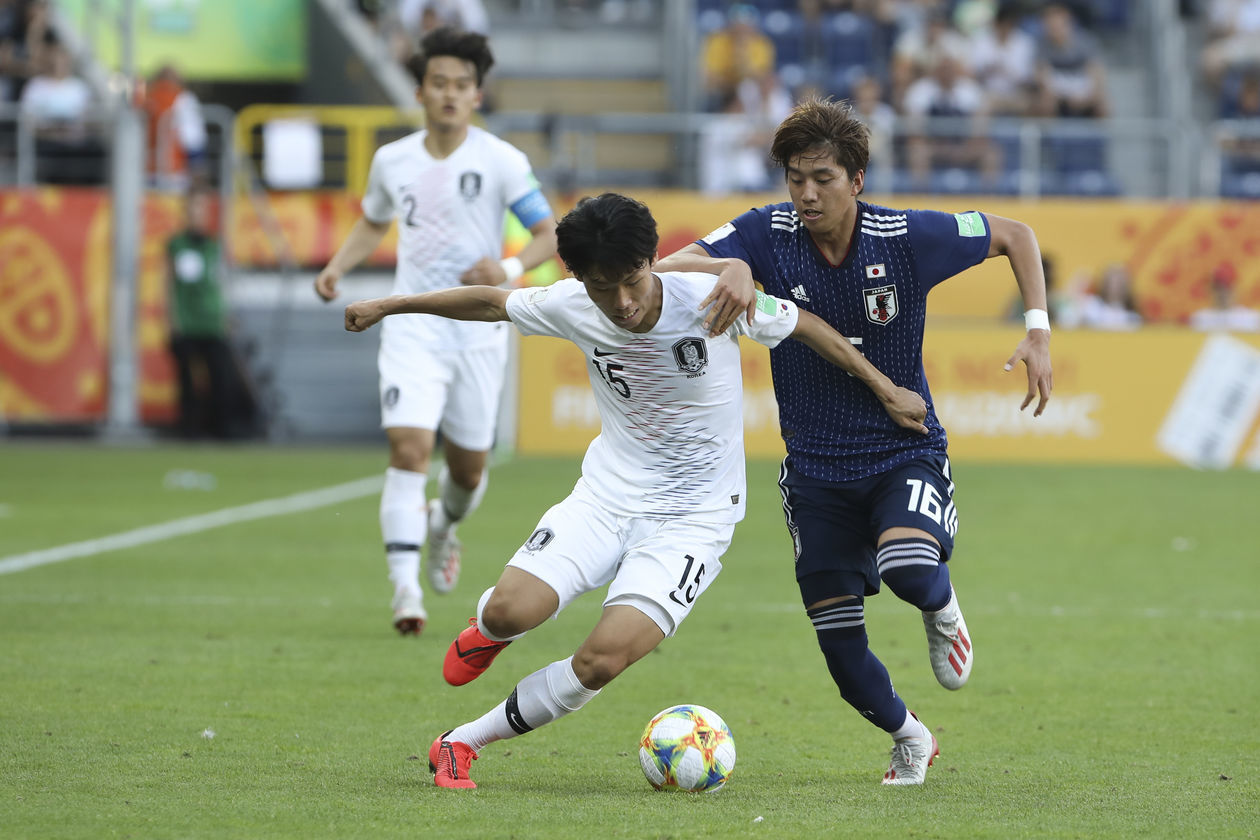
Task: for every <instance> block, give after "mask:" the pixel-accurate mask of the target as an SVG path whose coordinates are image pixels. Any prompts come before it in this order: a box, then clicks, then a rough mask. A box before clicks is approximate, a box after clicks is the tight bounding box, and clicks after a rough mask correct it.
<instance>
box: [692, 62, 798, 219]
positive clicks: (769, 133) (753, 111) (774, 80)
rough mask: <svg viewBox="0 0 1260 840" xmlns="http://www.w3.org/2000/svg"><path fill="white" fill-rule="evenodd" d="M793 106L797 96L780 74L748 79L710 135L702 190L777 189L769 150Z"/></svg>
mask: <svg viewBox="0 0 1260 840" xmlns="http://www.w3.org/2000/svg"><path fill="white" fill-rule="evenodd" d="M792 105H793V102H792V95H791V93H789V92H788V90H787V88H785V87H784V86H783V85H782V83H780V82H779V78H778V76H777V75H775V74H774V73H767V74H766V75H764V76H762V77H761V78H760V79H744V81H742V82H741V83H740V85H739V88H738V89H737V90H736V91H735V93H734V94H733V95H732V96H731V98H730V101H728V102H727V103H726V107H725V108H724V109H723V114H722V116H720V117H716V118H714V119H713V120H712V121H711V122H710V123H709V125H708V126H707V130H706V131H705V133H704V140H703V142H704V145H705V154H704V155H703V156H702V158H703V166H702V169H701V189H702V190H703V191H704V192H706V193H709V194H722V193H729V192H759V191H762V190H769V189H772V188H773V183H772V181H771V177H770V158H769V156H768V155H767V154H766V149H767V148H769V143H770V138H771V137H773V136H774V130H775V128H776V127H777V126H778V125H779V123H780V122H782V121H783V119H784V118H785V117H786V116H787V115H788V114H789V113H791V111H792Z"/></svg>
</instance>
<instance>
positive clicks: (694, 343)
mask: <svg viewBox="0 0 1260 840" xmlns="http://www.w3.org/2000/svg"><path fill="white" fill-rule="evenodd" d="M673 350H674V361H675V362H676V363H677V364H678V369H679V370H680V371H682V372H683V373H685V374H687V376H688V378H690V377H693V376H699V375H700V373H701V372H702V371H703V370H704V368H705V365H707V364H708V363H709V348H708V346H707V345H706V344H705V343H704V339H703V338H684V339H683V340H682V341H676V342H674V347H673Z"/></svg>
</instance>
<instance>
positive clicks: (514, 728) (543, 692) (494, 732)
mask: <svg viewBox="0 0 1260 840" xmlns="http://www.w3.org/2000/svg"><path fill="white" fill-rule="evenodd" d="M596 694H599V690H598V689H596V690H594V691H592V690H591V689H589V688H587V687H586V686H584V685H582V683H581V681H580V680H578V678H577V674H575V673H574V672H573V657H572V656H570V657H569V658H568V659H562V660H560V661H559V662H552V663H551V664H550V665H548V666H546V667H545V668H541V669H539V670H537V671H535V672H534V673H532V674H530V675H529V676H528V677H526V678H525V679H523V680H521V681H520V683H518V684H517V686H516V689H515V690H514V691H513V692H512V694H511V695H510V696H509V697H508V699H506V700H504V701H503V702H502V703H500V704H499V705H497V706H495V707H494V708H493V709H491V710H490V711H488V712H486V713H485V714H484V715H482V716H481V717H479V718H477V719H476V720H474V721H472V722H471V723H465V724H463V725H462V726H457V727H455V729H453V730H452V731H451V734H450V735H448V736H447V739H448V740H451V741H462V742H463V743H465V744H467V745H468V746H470V747H472V748H473V749H474V750H475V751H477V752H480V751H481V750H482V748H484V747H485V746H486V744H491V743H494V742H495V741H502V740H504V739H505V738H515V737H516V736H517V735H524V734H525V733H526V732H531V731H533V730H535V729H537V728H538V727H540V726H543V725H544V724H548V723H551V722H552V721H553V720H556V719H557V718H561V717H564V716H565V715H567V714H569V712H576V711H577V710H578V709H580V708H582V707H583V706H585V705H586V704H587V702H588V701H590V699H591V698H592V697H594V696H595V695H596Z"/></svg>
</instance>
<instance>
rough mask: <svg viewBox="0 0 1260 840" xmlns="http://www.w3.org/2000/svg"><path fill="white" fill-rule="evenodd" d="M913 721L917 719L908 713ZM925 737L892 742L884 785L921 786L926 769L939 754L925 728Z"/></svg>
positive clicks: (935, 744) (933, 737) (930, 734)
mask: <svg viewBox="0 0 1260 840" xmlns="http://www.w3.org/2000/svg"><path fill="white" fill-rule="evenodd" d="M910 714H911V715H913V716H914V719H915V720H918V719H919V716H918V715H915V714H914V712H911V713H910ZM923 731H924V732H925V733H926V735H925V736H924V737H922V738H903V739H901V740H900V741H894V742H893V748H892V761H891V762H890V763H889V765H888V770H887V771H886V772H885V773H884V782H883V783H884V784H886V785H921V784H923V780H924V778H926V777H927V769H928V768H929V767H931V766H932V761H933V760H934V759H935V758H936V757H937V756H938V755H940V754H941V748H940V745H939V744H937V743H936V736H935V735H933V734H932V733H931V731H930V730H928V728H927V727H926V726H925V727H923Z"/></svg>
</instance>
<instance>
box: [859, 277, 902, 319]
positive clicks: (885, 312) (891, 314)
mask: <svg viewBox="0 0 1260 840" xmlns="http://www.w3.org/2000/svg"><path fill="white" fill-rule="evenodd" d="M862 294H863V296H864V297H865V298H866V320H868V321H870V322H871V323H873V324H887V323H888V322H889V321H891V320H892V319H893V318H896V317H897V287H896V286H879V287H878V288H875V289H863V290H862Z"/></svg>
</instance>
